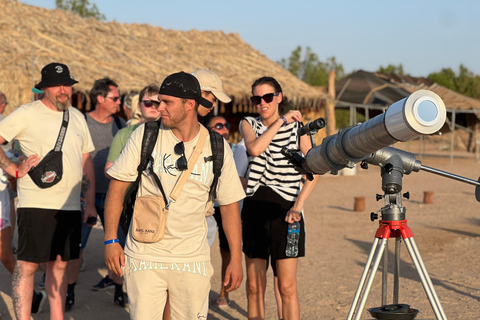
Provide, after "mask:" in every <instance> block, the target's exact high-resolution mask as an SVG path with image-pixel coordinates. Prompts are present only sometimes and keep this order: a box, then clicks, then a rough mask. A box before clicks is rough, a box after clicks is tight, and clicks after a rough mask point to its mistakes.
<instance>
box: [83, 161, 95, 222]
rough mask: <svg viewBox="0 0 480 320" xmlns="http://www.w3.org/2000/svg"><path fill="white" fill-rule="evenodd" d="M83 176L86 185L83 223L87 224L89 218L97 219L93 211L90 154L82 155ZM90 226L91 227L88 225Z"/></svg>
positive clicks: (93, 175) (93, 174)
mask: <svg viewBox="0 0 480 320" xmlns="http://www.w3.org/2000/svg"><path fill="white" fill-rule="evenodd" d="M82 167H83V174H84V175H85V177H86V179H85V180H86V181H85V184H86V185H88V188H87V190H85V192H84V196H85V202H86V207H85V214H84V215H83V222H85V223H86V222H87V219H88V218H89V217H95V218H96V217H97V210H96V209H95V171H94V169H93V160H92V157H91V156H90V153H83V154H82ZM89 226H92V225H89Z"/></svg>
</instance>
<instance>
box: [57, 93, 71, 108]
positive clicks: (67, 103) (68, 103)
mask: <svg viewBox="0 0 480 320" xmlns="http://www.w3.org/2000/svg"><path fill="white" fill-rule="evenodd" d="M61 96H66V97H67V101H65V102H61V101H59V100H58V97H61ZM55 106H56V107H57V109H58V111H63V110H67V109H68V107H71V106H72V100H71V98H70V97H69V96H67V95H60V96H57V97H55Z"/></svg>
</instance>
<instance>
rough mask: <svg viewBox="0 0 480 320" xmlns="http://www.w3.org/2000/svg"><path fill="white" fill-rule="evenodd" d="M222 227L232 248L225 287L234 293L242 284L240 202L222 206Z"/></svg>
mask: <svg viewBox="0 0 480 320" xmlns="http://www.w3.org/2000/svg"><path fill="white" fill-rule="evenodd" d="M220 213H221V215H222V226H223V230H224V231H225V235H226V237H227V240H228V246H229V247H230V255H231V259H230V263H229V264H228V267H227V270H226V271H225V280H224V283H223V285H224V286H226V287H227V291H234V290H236V289H238V287H239V286H240V285H241V284H242V280H243V271H242V223H241V221H240V212H239V208H238V202H234V203H231V204H228V205H224V206H222V205H221V206H220Z"/></svg>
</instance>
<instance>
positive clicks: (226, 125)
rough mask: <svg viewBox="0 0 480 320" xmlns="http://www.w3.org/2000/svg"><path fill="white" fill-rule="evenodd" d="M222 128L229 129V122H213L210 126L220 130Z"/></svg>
mask: <svg viewBox="0 0 480 320" xmlns="http://www.w3.org/2000/svg"><path fill="white" fill-rule="evenodd" d="M223 128H227V130H230V123H228V122H225V123H221V122H219V123H215V125H214V126H213V127H212V129H217V130H222V129H223Z"/></svg>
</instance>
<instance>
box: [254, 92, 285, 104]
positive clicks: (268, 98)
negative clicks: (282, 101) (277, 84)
mask: <svg viewBox="0 0 480 320" xmlns="http://www.w3.org/2000/svg"><path fill="white" fill-rule="evenodd" d="M279 94H280V92H275V93H267V94H264V95H263V96H252V97H250V100H252V102H253V104H254V105H257V104H260V103H262V99H263V101H265V103H270V102H272V101H273V97H276V96H278V95H279Z"/></svg>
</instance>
